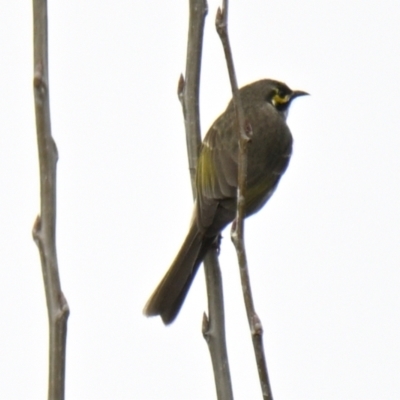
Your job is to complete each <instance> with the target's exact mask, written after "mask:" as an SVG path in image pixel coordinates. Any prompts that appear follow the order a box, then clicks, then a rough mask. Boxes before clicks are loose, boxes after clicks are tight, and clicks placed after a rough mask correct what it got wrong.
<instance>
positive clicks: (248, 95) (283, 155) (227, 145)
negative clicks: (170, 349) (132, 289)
mask: <svg viewBox="0 0 400 400" xmlns="http://www.w3.org/2000/svg"><path fill="white" fill-rule="evenodd" d="M307 94H308V93H306V92H303V91H300V90H291V89H289V87H288V86H286V85H285V84H284V83H281V82H277V81H274V80H270V79H264V80H260V81H257V82H254V83H251V84H249V85H247V86H244V87H243V88H241V89H240V97H241V101H242V106H243V111H244V115H245V119H246V121H248V122H249V123H250V124H251V127H252V132H253V133H252V136H251V141H250V142H249V144H248V155H247V157H248V166H247V189H246V190H247V191H246V199H245V210H246V217H248V216H249V215H251V214H254V213H255V212H257V211H258V210H259V209H260V208H261V207H262V206H263V205H264V204H265V203H266V202H267V201H268V199H269V198H270V197H271V195H272V194H273V192H274V191H275V189H276V187H277V186H278V183H279V180H280V179H281V176H282V175H283V173H284V172H285V170H286V168H287V166H288V164H289V160H290V156H291V154H292V141H293V139H292V135H291V133H290V130H289V128H288V126H287V125H286V117H287V114H288V111H289V107H290V104H291V102H292V101H293V99H295V98H296V97H299V96H304V95H307ZM235 127H236V119H235V110H234V104H233V100H231V101H230V103H229V104H228V107H227V108H226V110H225V111H224V112H223V113H222V114H221V115H220V116H219V117H218V119H217V120H216V121H215V122H214V123H213V124H212V126H211V128H210V129H209V131H208V132H207V134H206V136H205V138H204V141H203V144H202V147H201V151H200V155H199V160H198V165H197V175H196V188H197V198H196V201H195V205H194V211H193V217H192V220H191V223H190V228H189V232H188V234H187V236H186V239H185V241H184V242H183V244H182V247H181V249H180V251H179V253H178V254H177V256H176V258H175V260H174V261H173V263H172V265H171V266H170V268H169V270H168V271H167V273H166V274H165V276H164V278H163V279H162V281H161V282H160V283H159V285H158V286H157V288H156V289H155V291H154V293H153V294H152V296H151V297H150V299H149V300H148V302H147V304H146V306H145V308H144V310H143V313H144V314H145V315H146V316H155V315H160V316H161V318H162V320H163V322H164V324H169V323H171V322H172V321H173V320H174V319H175V317H176V316H177V314H178V312H179V310H180V308H181V306H182V304H183V301H184V300H185V297H186V295H187V292H188V290H189V288H190V285H191V283H192V282H193V279H194V277H195V275H196V272H197V270H198V268H199V266H200V264H201V262H202V261H203V259H204V257H205V255H206V253H207V251H208V250H209V249H210V247H211V246H212V245H213V243H214V242H215V241H216V239H217V238H218V237H219V234H220V232H221V231H222V230H223V229H224V228H225V227H226V226H227V225H228V224H229V223H230V222H232V221H233V220H234V218H235V216H236V199H237V188H238V135H237V130H236V128H235Z"/></svg>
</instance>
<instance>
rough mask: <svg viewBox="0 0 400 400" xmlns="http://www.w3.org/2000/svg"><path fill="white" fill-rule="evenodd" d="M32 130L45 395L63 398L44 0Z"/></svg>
mask: <svg viewBox="0 0 400 400" xmlns="http://www.w3.org/2000/svg"><path fill="white" fill-rule="evenodd" d="M33 40H34V78H33V89H34V96H35V113H36V131H37V143H38V151H39V166H40V215H39V216H38V217H37V218H36V221H35V223H34V226H33V232H32V234H33V239H34V241H35V242H36V244H37V246H38V248H39V253H40V260H41V265H42V273H43V280H44V286H45V292H46V302H47V311H48V318H49V330H50V332H49V387H48V399H51V400H53V399H54V400H56V399H57V400H62V399H64V387H65V352H66V336H67V319H68V315H69V308H68V304H67V302H66V300H65V297H64V295H63V293H62V291H61V284H60V278H59V274H58V264H57V253H56V164H57V159H58V154H57V148H56V145H55V143H54V140H53V138H52V136H51V124H50V100H49V69H48V41H47V2H46V0H33Z"/></svg>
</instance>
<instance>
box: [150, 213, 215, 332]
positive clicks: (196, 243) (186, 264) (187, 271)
mask: <svg viewBox="0 0 400 400" xmlns="http://www.w3.org/2000/svg"><path fill="white" fill-rule="evenodd" d="M212 242H213V239H212V238H205V237H204V235H203V234H202V233H201V232H200V231H199V229H198V227H197V223H196V222H195V221H193V222H192V224H191V227H190V230H189V233H188V235H187V236H186V239H185V241H184V242H183V245H182V247H181V249H180V250H179V253H178V255H177V256H176V258H175V260H174V262H173V263H172V265H171V267H170V268H169V270H168V271H167V273H166V274H165V276H164V278H163V279H162V281H161V282H160V283H159V285H158V286H157V288H156V290H155V291H154V293H153V294H152V295H151V297H150V299H149V300H148V301H147V303H146V305H145V307H144V309H143V314H144V315H146V316H148V317H150V316H155V315H160V316H161V318H162V320H163V322H164V324H165V325H168V324H170V323H171V322H172V321H173V320H174V319H175V318H176V316H177V315H178V313H179V310H180V309H181V307H182V304H183V302H184V300H185V297H186V295H187V292H188V291H189V288H190V285H191V284H192V282H193V279H194V277H195V275H196V272H197V270H198V269H199V266H200V264H201V262H202V261H203V258H204V256H205V254H206V252H207V250H208V249H209V247H210V246H211V244H212Z"/></svg>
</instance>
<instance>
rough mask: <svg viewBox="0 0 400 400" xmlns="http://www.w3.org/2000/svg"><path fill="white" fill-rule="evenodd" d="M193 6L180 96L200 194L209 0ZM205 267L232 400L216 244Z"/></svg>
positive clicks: (225, 388)
mask: <svg viewBox="0 0 400 400" xmlns="http://www.w3.org/2000/svg"><path fill="white" fill-rule="evenodd" d="M189 9H190V16H189V34H188V46H187V56H186V81H185V79H184V78H183V77H182V76H181V77H180V80H179V84H178V97H179V100H180V101H181V104H182V108H183V114H184V118H185V129H186V141H187V150H188V158H189V169H190V178H191V183H192V193H193V198H196V168H197V159H198V153H199V150H200V145H201V134H200V112H199V86H200V69H201V53H202V42H203V30H204V20H205V16H206V14H207V3H206V1H205V0H190V1H189ZM204 271H205V275H206V285H207V296H208V310H209V312H208V315H209V316H208V318H207V316H206V315H205V314H204V319H203V329H202V331H203V336H204V338H205V339H206V342H207V345H208V349H209V351H210V356H211V361H212V364H213V370H214V380H215V386H216V391H217V396H218V399H219V400H230V399H233V392H232V384H231V378H230V371H229V363H228V353H227V350H226V342H225V317H224V307H223V292H222V279H221V271H220V267H219V264H218V257H217V251H216V249H215V248H212V249H211V250H210V251H209V252H208V253H207V255H206V257H205V259H204Z"/></svg>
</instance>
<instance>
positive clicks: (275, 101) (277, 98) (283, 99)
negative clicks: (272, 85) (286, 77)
mask: <svg viewBox="0 0 400 400" xmlns="http://www.w3.org/2000/svg"><path fill="white" fill-rule="evenodd" d="M289 100H290V95H288V94H287V95H285V96H283V97H282V96H280V95H279V93H277V94H275V95H274V97H273V98H272V104H273V105H274V106H277V105H282V104H286V103H287V102H288V101H289Z"/></svg>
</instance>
